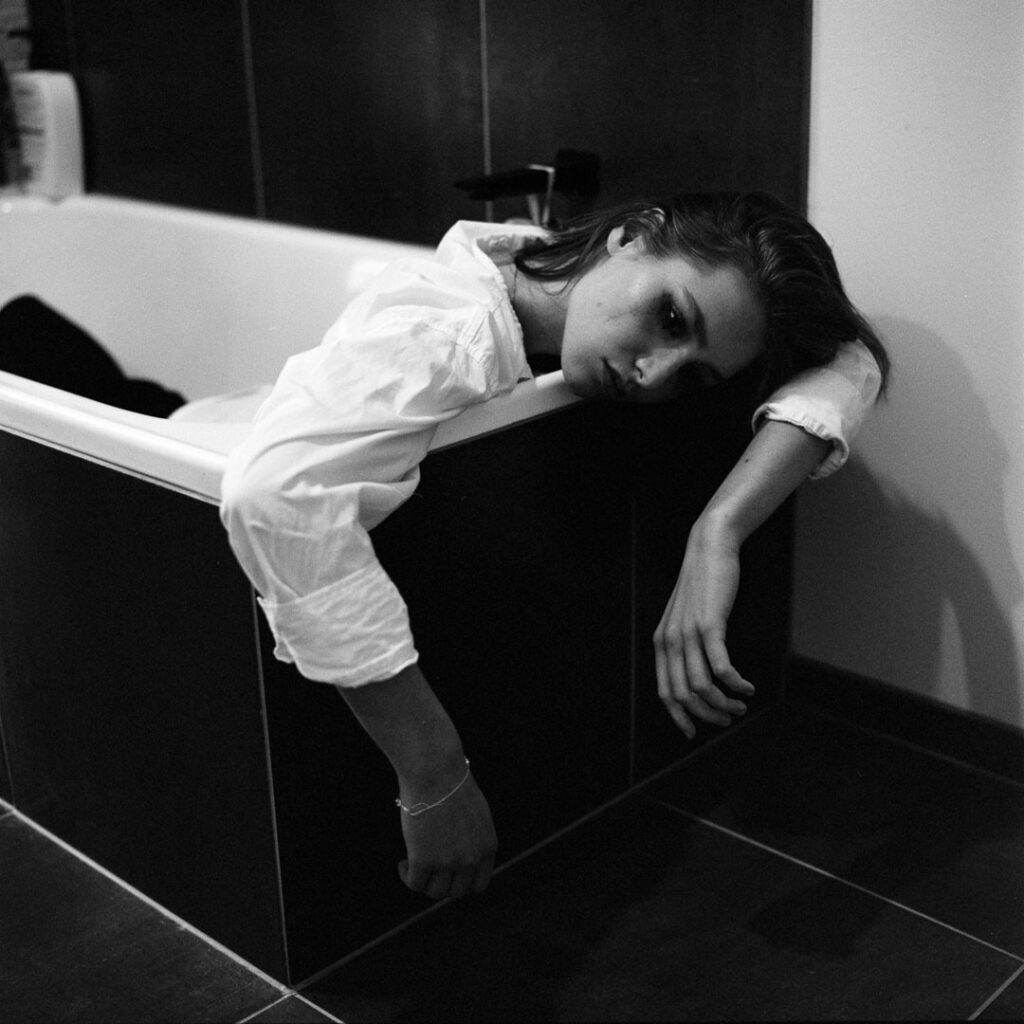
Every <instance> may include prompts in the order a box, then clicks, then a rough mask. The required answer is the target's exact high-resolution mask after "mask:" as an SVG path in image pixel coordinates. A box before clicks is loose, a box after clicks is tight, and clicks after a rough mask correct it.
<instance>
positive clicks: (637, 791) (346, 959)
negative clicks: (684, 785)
mask: <svg viewBox="0 0 1024 1024" xmlns="http://www.w3.org/2000/svg"><path fill="white" fill-rule="evenodd" d="M767 710H768V709H764V710H762V711H759V712H757V713H756V714H755V715H753V716H751V717H750V718H749V719H744V720H743V721H741V722H737V723H736V724H735V725H734V726H733V727H732V729H731V730H728V731H723V732H722V733H720V734H719V735H717V736H714V737H712V739H710V740H708V741H706V742H705V743H703V744H702V745H701V746H700V747H698V748H697V749H696V750H692V751H690V752H689V753H688V754H684V755H683V756H682V757H680V758H678V759H677V760H675V761H673V762H672V763H671V764H669V765H666V766H665V767H664V768H660V769H659V770H658V771H656V772H654V773H653V774H651V775H648V776H645V777H644V779H642V780H641V781H640V782H637V783H634V784H633V785H632V786H630V787H629V788H628V789H625V790H623V792H621V793H619V794H617V795H616V796H614V797H612V798H611V799H610V800H608V801H606V802H605V803H603V804H601V805H600V807H595V808H594V809H593V810H591V811H588V812H587V813H586V814H584V815H583V816H582V817H580V818H577V819H576V820H575V821H572V822H570V823H569V824H568V825H566V826H564V827H563V828H561V829H559V830H558V831H557V832H554V833H552V834H551V835H550V836H545V838H543V839H541V840H540V841H539V842H537V843H534V845H533V846H531V847H529V848H528V849H526V850H523V851H522V852H521V853H517V854H516V855H515V856H514V857H511V858H509V860H507V861H505V862H504V863H502V864H501V865H499V866H498V867H497V868H495V869H494V873H493V875H492V876H491V877H492V878H494V877H496V876H498V875H500V874H502V873H503V872H504V871H505V870H506V869H508V868H510V867H513V866H514V865H516V864H518V863H519V862H520V861H523V860H525V859H526V858H527V857H530V856H532V855H533V854H535V853H537V852H539V851H540V850H542V849H543V848H544V847H545V846H549V845H550V844H551V843H553V842H555V841H556V840H558V839H561V838H562V836H564V835H567V834H568V833H569V832H572V831H573V830H574V829H576V828H579V827H580V826H581V825H584V824H585V823H586V822H588V821H590V820H591V819H592V818H595V817H597V816H598V815H599V814H603V813H604V812H605V811H607V810H610V809H611V808H612V807H614V806H615V805H616V804H619V803H621V802H623V801H625V800H628V799H629V798H630V797H634V796H638V795H642V793H641V791H642V790H643V789H644V788H645V787H646V786H648V785H651V784H653V783H655V782H657V781H658V780H659V779H660V778H662V777H663V776H665V775H668V774H669V773H670V772H673V771H675V770H676V769H677V768H679V767H680V765H683V764H685V763H686V762H687V761H689V760H690V759H691V758H693V757H697V756H699V755H700V754H703V753H704V752H705V751H707V750H709V749H711V748H712V747H715V746H717V745H718V744H719V743H721V742H722V741H723V740H726V739H728V738H729V736H730V735H734V734H735V733H736V732H737V731H738V730H739V729H741V728H743V726H745V725H747V724H748V723H750V722H754V721H756V720H757V719H758V718H759V717H760V716H761V715H763V714H766V713H767ZM447 904H448V901H447V900H441V901H440V902H439V903H435V904H433V905H432V906H429V907H425V908H424V909H423V910H421V911H420V912H419V913H418V914H415V915H414V916H412V917H410V918H407V919H406V920H404V921H401V922H399V923H398V924H397V925H395V927H394V928H392V929H391V930H390V931H387V932H385V933H384V934H383V935H378V936H377V937H376V938H373V939H371V940H370V941H369V942H367V943H366V944H365V945H363V946H360V947H359V948H358V949H355V950H353V951H352V952H351V953H346V954H345V956H343V957H341V958H340V959H338V960H335V961H334V963H332V964H328V965H327V966H326V967H323V968H321V969H320V970H319V971H317V972H316V973H315V974H311V975H310V976H309V977H308V978H303V979H302V980H301V981H299V982H296V983H295V984H294V986H293V988H294V991H295V992H296V994H301V993H302V992H303V991H304V990H305V989H307V988H309V987H310V986H311V985H314V984H316V983H317V982H318V981H319V980H320V979H321V978H325V977H326V976H327V975H328V974H331V973H332V972H334V971H336V970H338V969H340V968H342V967H345V966H346V965H348V964H350V963H351V962H352V961H353V960H355V959H357V958H358V957H360V956H363V955H364V954H365V953H369V952H371V951H372V950H374V949H376V948H377V947H378V946H381V945H383V944H384V943H385V942H387V941H388V940H390V939H392V938H394V937H395V936H396V935H399V934H401V933H402V932H404V931H405V930H406V929H407V928H411V927H412V926H413V925H415V924H418V923H419V922H420V921H422V920H423V919H424V918H427V917H429V916H430V915H431V914H436V913H437V912H438V911H440V910H442V909H443V908H444V907H445V906H447Z"/></svg>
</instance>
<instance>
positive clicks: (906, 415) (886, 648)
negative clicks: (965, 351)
mask: <svg viewBox="0 0 1024 1024" xmlns="http://www.w3.org/2000/svg"><path fill="white" fill-rule="evenodd" d="M875 323H876V326H877V327H878V329H879V330H880V332H881V334H882V336H883V337H885V338H887V339H888V340H889V342H890V343H891V348H892V351H893V352H894V356H895V360H896V373H895V376H894V381H893V387H892V391H891V394H890V398H889V400H888V401H887V402H886V403H885V404H884V405H882V406H880V407H879V409H878V411H877V412H876V414H875V416H874V418H873V420H872V421H871V422H870V423H869V424H868V426H867V427H866V428H865V434H867V435H870V437H871V438H872V441H873V445H872V446H873V447H874V448H875V450H876V451H879V452H884V450H885V449H887V448H888V449H890V450H891V446H893V445H895V446H898V452H899V457H898V462H899V466H900V467H904V468H905V471H906V476H907V478H906V479H905V480H901V479H899V478H898V477H895V472H894V479H893V481H892V482H891V483H890V482H888V481H886V480H883V479H882V478H881V477H879V476H876V475H875V473H873V472H872V471H871V470H869V469H868V467H867V466H866V465H865V463H864V462H863V461H861V460H860V459H858V458H857V457H856V456H854V457H853V458H851V459H850V462H849V464H848V465H847V466H846V468H844V469H843V470H842V472H840V473H837V474H835V475H834V476H833V477H830V478H829V479H828V480H826V481H823V482H821V483H819V484H813V485H810V486H808V487H805V488H804V489H803V491H802V492H801V496H800V503H799V512H798V526H797V538H798V540H797V558H796V598H795V614H794V638H795V648H796V651H797V653H799V654H802V655H805V656H808V657H812V658H815V659H817V660H820V661H823V662H825V663H827V664H831V665H836V666H837V667H842V668H846V669H848V670H850V671H853V672H856V673H859V674H861V675H864V676H868V677H870V678H874V679H878V680H882V681H884V682H888V683H891V684H893V685H896V686H899V687H901V688H903V689H910V690H914V691H916V692H918V693H922V694H926V695H930V696H932V697H935V698H937V699H939V700H942V701H943V702H945V703H952V704H955V705H957V706H960V707H964V708H966V709H969V710H972V711H976V712H978V713H979V714H982V715H984V716H986V717H989V718H995V719H998V720H1000V721H1003V722H1006V723H1009V724H1012V725H1018V726H1020V725H1024V715H1022V685H1024V684H1022V682H1021V667H1020V658H1019V653H1018V647H1017V638H1016V637H1015V635H1014V628H1013V625H1012V622H1011V621H1010V619H1009V610H1010V609H1011V608H1013V607H1015V606H1016V605H1017V604H1019V603H1020V601H1021V600H1022V597H1024V590H1022V583H1021V577H1020V573H1019V571H1018V567H1017V564H1016V557H1015V553H1014V549H1013V546H1012V544H1011V542H1010V538H1009V535H1008V533H1007V529H1006V523H1005V519H1004V481H1005V478H1006V474H1007V471H1008V467H1009V461H1010V460H1009V455H1008V453H1007V450H1006V447H1005V445H1004V444H1003V441H1002V439H1001V438H1000V437H999V435H998V434H997V433H996V431H995V429H994V428H993V426H992V424H991V420H990V417H989V414H988V410H987V408H986V406H985V404H984V402H983V401H982V399H981V398H980V397H979V396H978V395H977V394H976V393H975V392H974V391H973V390H972V388H971V386H970V377H969V374H968V372H967V370H966V368H965V367H964V365H963V362H962V361H961V360H960V358H959V357H958V356H957V354H956V353H955V352H953V351H952V350H951V349H950V348H949V347H948V346H947V345H946V344H945V343H944V342H943V341H942V339H941V338H940V337H939V336H938V335H936V334H935V333H934V332H932V331H929V330H927V329H926V328H924V327H921V326H920V325H918V324H914V323H910V322H907V321H902V320H897V319H892V318H879V319H877V320H876V321H875ZM876 461H877V462H878V464H879V465H880V466H881V467H884V466H886V465H895V464H896V460H893V461H892V462H890V460H889V459H888V458H887V457H886V456H885V455H884V454H882V455H880V456H879V458H878V459H877V460H876ZM916 481H921V482H922V484H921V488H923V489H924V490H925V492H926V493H930V494H937V495H942V496H943V497H942V502H943V505H942V507H941V508H939V507H927V506H926V504H925V503H924V502H923V501H920V500H914V499H912V498H910V497H908V494H913V493H915V490H917V491H920V490H921V488H915V482H916ZM924 501H927V499H924ZM826 524H828V525H826ZM970 538H977V539H978V540H977V544H978V545H979V547H983V555H982V556H979V551H978V550H976V549H975V547H973V546H972V542H971V541H970ZM836 580H840V581H841V586H840V589H839V590H838V591H836V589H835V587H834V586H833V583H834V581H836ZM837 596H838V597H839V598H841V599H839V600H837Z"/></svg>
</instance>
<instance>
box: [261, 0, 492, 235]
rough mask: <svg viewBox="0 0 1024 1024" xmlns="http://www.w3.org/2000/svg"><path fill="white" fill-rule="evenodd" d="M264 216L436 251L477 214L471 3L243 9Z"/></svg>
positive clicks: (479, 130)
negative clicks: (467, 192) (463, 186)
mask: <svg viewBox="0 0 1024 1024" xmlns="http://www.w3.org/2000/svg"><path fill="white" fill-rule="evenodd" d="M249 12H250V19H251V24H252V52H253V69H254V75H255V84H256V103H257V110H258V115H259V135H260V145H261V149H262V157H263V161H262V162H263V180H264V184H265V189H266V207H267V216H268V217H269V218H270V219H271V220H282V221H288V222H291V223H298V224H306V225H311V226H315V227H323V228H328V229H332V230H337V231H346V232H351V233H354V234H362V235H373V236H375V237H385V238H396V239H402V240H407V241H416V242H424V243H427V244H430V245H433V244H436V243H437V242H438V241H439V240H440V238H441V235H442V234H444V232H445V231H446V230H447V229H448V228H449V227H450V226H451V224H452V223H453V222H454V221H456V220H458V219H459V218H470V219H472V218H474V217H475V218H476V219H481V216H480V213H481V210H480V206H479V204H477V203H470V201H469V200H467V199H466V198H464V197H463V196H462V194H461V193H460V192H458V191H457V190H456V188H455V185H454V183H455V182H456V181H458V180H460V179H461V178H464V177H469V176H472V175H474V174H478V173H480V171H481V169H482V163H483V123H482V98H481V89H480V28H479V4H478V2H477V0H416V2H415V3H408V2H407V0H347V2H346V3H343V4H338V3H327V4H325V3H322V2H319V0H316V2H313V0H290V2H289V3H288V4H287V8H286V9H285V8H282V6H281V4H280V3H279V2H278V0H249Z"/></svg>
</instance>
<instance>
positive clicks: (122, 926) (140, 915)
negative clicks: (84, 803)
mask: <svg viewBox="0 0 1024 1024" xmlns="http://www.w3.org/2000/svg"><path fill="white" fill-rule="evenodd" d="M0 865H2V869H0V951H2V952H0V1020H4V1021H31V1022H33V1024H41V1022H46V1021H60V1022H62V1024H68V1022H76V1021H83V1022H90V1024H91V1022H94V1021H104V1022H114V1021H131V1022H136V1024H137V1022H141V1021H146V1022H150V1021H175V1022H184V1021H237V1020H240V1019H241V1018H243V1017H245V1016H248V1015H250V1014H252V1013H254V1012H256V1011H257V1010H259V1009H260V1008H261V1007H264V1006H266V1005H267V1004H269V1003H271V1002H272V1001H273V1000H275V999H277V998H278V997H279V995H280V991H279V989H278V988H276V987H275V986H273V985H271V984H269V983H268V982H266V981H264V980H263V979H262V978H260V977H259V976H258V975H256V974H254V973H252V972H251V971H249V970H248V969H247V968H245V967H244V966H243V965H241V964H239V963H237V962H236V961H235V960H233V959H231V958H230V957H228V956H225V955H224V954H223V953H220V952H219V951H217V950H216V949H214V948H213V947H212V946H210V945H208V944H207V943H206V942H204V941H203V940H202V939H200V938H199V937H197V936H196V935H194V934H193V933H192V932H189V931H186V930H184V929H182V928H180V927H179V926H178V925H177V924H175V923H174V922H173V921H172V920H171V919H169V918H167V917H165V916H164V915H163V914H161V913H159V912H158V911H156V910H155V909H153V908H152V907H151V906H149V905H148V904H146V903H144V902H143V901H141V900H139V899H137V898H136V897H134V896H132V895H131V894H130V893H129V892H127V891H126V890H124V889H123V888H121V886H119V885H117V884H116V883H115V882H113V881H111V880H110V879H108V878H107V877H106V876H104V875H102V874H100V873H99V872H98V871H96V870H94V869H93V868H91V867H89V866H88V865H86V864H84V863H83V862H82V861H80V860H78V859H77V858H76V857H74V856H73V855H71V854H70V853H68V852H67V851H66V850H64V849H63V848H62V847H60V846H58V845H57V844H56V843H53V842H51V841H50V840H48V839H47V838H45V837H44V836H42V835H41V834H40V833H38V832H36V831H35V830H34V829H32V828H31V827H29V826H28V825H26V824H25V823H24V822H23V821H21V820H20V819H18V818H16V817H13V816H7V817H5V818H3V819H0Z"/></svg>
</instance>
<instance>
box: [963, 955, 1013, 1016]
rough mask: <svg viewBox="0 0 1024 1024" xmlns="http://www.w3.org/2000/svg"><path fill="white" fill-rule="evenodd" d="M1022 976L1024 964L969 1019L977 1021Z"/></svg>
mask: <svg viewBox="0 0 1024 1024" xmlns="http://www.w3.org/2000/svg"><path fill="white" fill-rule="evenodd" d="M1022 974H1024V964H1021V965H1020V967H1018V968H1017V970H1015V971H1014V972H1013V974H1011V975H1010V976H1009V977H1008V978H1007V979H1006V981H1004V982H1003V983H1002V985H1000V986H999V988H997V989H996V990H995V992H993V993H992V995H990V996H989V997H988V999H986V1000H985V1002H983V1003H982V1004H981V1006H979V1007H978V1008H977V1009H976V1010H975V1011H974V1013H972V1014H971V1015H970V1017H968V1018H967V1019H968V1020H977V1019H978V1017H980V1016H981V1014H983V1013H984V1012H985V1011H986V1010H987V1009H988V1008H989V1007H990V1006H991V1005H992V1004H993V1003H994V1002H995V1001H996V1000H997V999H998V998H999V997H1000V996H1001V995H1002V994H1003V993H1004V992H1005V991H1006V990H1007V989H1008V988H1009V987H1010V986H1011V985H1012V984H1013V983H1014V982H1015V981H1016V980H1017V979H1018V978H1019V977H1020V976H1021V975H1022Z"/></svg>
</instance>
